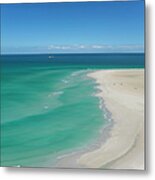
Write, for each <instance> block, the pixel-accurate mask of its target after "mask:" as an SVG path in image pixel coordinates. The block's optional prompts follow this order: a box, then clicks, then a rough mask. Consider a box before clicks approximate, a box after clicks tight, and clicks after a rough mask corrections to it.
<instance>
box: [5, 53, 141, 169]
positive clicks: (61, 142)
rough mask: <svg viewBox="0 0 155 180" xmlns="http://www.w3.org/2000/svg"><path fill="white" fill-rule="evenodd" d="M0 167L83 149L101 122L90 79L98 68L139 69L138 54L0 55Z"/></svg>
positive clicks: (40, 162) (45, 161) (47, 160)
mask: <svg viewBox="0 0 155 180" xmlns="http://www.w3.org/2000/svg"><path fill="white" fill-rule="evenodd" d="M1 59H2V61H1V70H2V73H1V75H2V81H1V123H2V124H1V125H2V126H1V130H2V137H1V140H2V142H1V143H2V144H1V145H2V146H1V148H2V151H1V153H2V158H1V161H2V162H1V164H2V166H17V165H21V166H36V167H37V166H38V167H46V166H50V165H52V163H54V162H55V161H56V159H57V157H59V156H61V155H63V154H65V153H68V152H72V151H76V150H79V149H80V148H84V147H86V146H87V145H89V144H91V143H92V142H93V140H95V139H96V138H97V137H98V136H99V131H100V129H101V128H102V127H103V126H104V125H105V124H107V122H108V121H107V119H105V117H104V116H103V114H104V112H103V111H102V110H101V109H100V108H99V102H100V101H99V99H98V98H97V97H95V96H94V93H95V92H97V88H96V83H95V81H94V80H92V79H90V78H88V77H87V76H86V75H87V73H88V72H91V71H92V70H95V69H99V68H102V69H103V68H110V69H111V68H143V67H144V55H143V54H91V55H90V54H80V55H78V54H70V55H69V54H64V55H60V54H55V55H47V54H46V55H5V56H4V55H3V56H2V58H1Z"/></svg>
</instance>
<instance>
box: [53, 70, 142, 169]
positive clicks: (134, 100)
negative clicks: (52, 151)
mask: <svg viewBox="0 0 155 180" xmlns="http://www.w3.org/2000/svg"><path fill="white" fill-rule="evenodd" d="M87 76H88V77H89V78H92V79H94V80H95V81H96V86H97V89H98V91H97V93H96V94H95V96H97V97H98V98H99V102H100V103H99V108H100V109H102V110H104V111H105V110H107V112H109V114H110V119H111V123H109V124H110V126H108V127H103V128H101V132H100V134H99V136H100V137H99V138H97V139H96V142H94V143H92V144H91V145H88V148H84V149H82V150H79V151H78V150H77V151H75V152H74V151H73V152H72V153H68V154H66V155H65V154H64V157H62V158H60V159H59V160H58V162H57V163H56V167H60V168H64V167H68V168H69V167H70V168H100V169H137V170H144V109H143V108H144V92H143V91H144V84H143V82H144V69H121V70H120V69H118V70H116V69H115V70H96V71H93V72H90V73H88V74H87ZM135 86H136V87H135ZM137 86H138V87H137ZM109 93H110V96H109ZM123 99H125V101H123ZM128 101H129V102H128ZM127 102H128V103H127ZM135 109H136V110H135ZM122 112H123V113H122ZM126 117H128V118H126ZM107 119H108V118H107ZM124 119H125V121H124ZM54 167H55V166H54Z"/></svg>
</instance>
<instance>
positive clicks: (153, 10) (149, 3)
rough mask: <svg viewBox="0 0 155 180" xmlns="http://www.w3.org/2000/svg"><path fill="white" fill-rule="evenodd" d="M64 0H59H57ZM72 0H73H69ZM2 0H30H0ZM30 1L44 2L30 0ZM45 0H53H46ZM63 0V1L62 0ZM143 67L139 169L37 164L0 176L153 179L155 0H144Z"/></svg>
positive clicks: (69, 179)
mask: <svg viewBox="0 0 155 180" xmlns="http://www.w3.org/2000/svg"><path fill="white" fill-rule="evenodd" d="M62 1H64V0H61V2H62ZM72 1H75V0H72ZM81 1H82V0H81ZM0 2H1V3H2V2H3V3H6V2H10V3H14V2H18V3H19V2H32V0H0ZM33 2H47V1H45V0H44V1H43V0H42V1H41V0H40V1H39V0H33ZM48 2H54V1H52V0H48ZM65 2H66V1H65ZM146 7H147V8H146V65H147V66H146V69H147V78H146V79H147V83H146V84H147V93H146V94H147V104H146V106H147V119H146V121H147V146H148V148H147V149H148V150H147V166H148V170H147V171H146V172H143V171H118V170H115V171H111V170H109V171H101V170H67V169H66V170H61V169H60V170H54V169H43V168H42V169H41V168H39V169H37V168H34V169H32V168H0V177H1V179H2V180H9V179H10V180H31V179H33V180H43V179H46V180H60V179H63V180H73V179H74V180H86V179H89V180H104V179H108V180H116V179H118V180H124V179H125V180H130V179H131V178H132V180H145V179H146V178H147V179H148V180H154V179H155V171H154V169H155V79H154V78H155V33H154V32H155V21H154V19H155V1H154V0H146Z"/></svg>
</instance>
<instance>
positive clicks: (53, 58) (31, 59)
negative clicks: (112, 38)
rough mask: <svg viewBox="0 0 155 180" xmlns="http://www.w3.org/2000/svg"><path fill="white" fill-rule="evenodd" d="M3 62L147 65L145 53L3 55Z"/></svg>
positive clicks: (104, 66) (82, 65)
mask: <svg viewBox="0 0 155 180" xmlns="http://www.w3.org/2000/svg"><path fill="white" fill-rule="evenodd" d="M1 62H2V64H8V63H9V64H12V63H13V64H14V63H16V64H23V65H24V64H27V63H28V64H29V63H31V64H32V65H33V64H35V63H38V64H41V65H44V64H45V66H46V65H47V64H49V65H50V66H53V65H58V66H61V65H63V68H64V66H65V67H69V68H78V67H80V68H89V67H90V68H93V67H97V68H100V67H101V68H143V67H144V66H145V58H144V53H132V54H131V53H130V54H129V53H123V54H118V53H117V54H114V53H112V54H39V55H32V54H31V55H2V56H1Z"/></svg>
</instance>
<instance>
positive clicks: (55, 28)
mask: <svg viewBox="0 0 155 180" xmlns="http://www.w3.org/2000/svg"><path fill="white" fill-rule="evenodd" d="M111 52H119V53H124V52H128V53H130V52H131V53H133V52H144V2H143V1H141V0H137V1H130V0H129V1H124V2H89V3H86V2H77V3H43V4H39V3H38V4H3V5H2V4H1V53H2V54H31V53H39V54H40V53H111Z"/></svg>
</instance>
